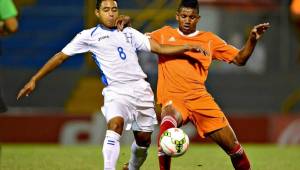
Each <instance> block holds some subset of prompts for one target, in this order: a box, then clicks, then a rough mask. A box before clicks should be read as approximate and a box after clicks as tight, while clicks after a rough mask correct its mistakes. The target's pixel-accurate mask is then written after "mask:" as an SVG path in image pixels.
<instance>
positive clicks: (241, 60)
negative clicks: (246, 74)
mask: <svg viewBox="0 0 300 170" xmlns="http://www.w3.org/2000/svg"><path fill="white" fill-rule="evenodd" d="M268 28H270V24H269V23H263V24H259V25H256V26H254V27H253V29H252V30H251V32H250V35H249V37H248V40H247V42H246V44H245V45H244V47H243V48H242V49H241V50H240V52H239V53H238V55H237V56H236V57H235V58H234V59H233V61H232V62H233V63H234V64H236V65H238V66H244V65H245V64H246V63H247V61H248V59H249V58H250V56H251V54H252V52H253V51H254V48H255V46H256V43H257V41H258V40H259V39H260V38H261V37H262V35H263V34H264V33H265V32H266V31H267V29H268Z"/></svg>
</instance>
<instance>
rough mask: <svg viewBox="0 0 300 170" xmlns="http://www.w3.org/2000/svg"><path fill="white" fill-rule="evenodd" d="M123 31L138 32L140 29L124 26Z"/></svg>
mask: <svg viewBox="0 0 300 170" xmlns="http://www.w3.org/2000/svg"><path fill="white" fill-rule="evenodd" d="M123 32H131V33H136V32H139V33H140V31H138V30H137V29H135V28H132V27H126V28H124V29H123Z"/></svg>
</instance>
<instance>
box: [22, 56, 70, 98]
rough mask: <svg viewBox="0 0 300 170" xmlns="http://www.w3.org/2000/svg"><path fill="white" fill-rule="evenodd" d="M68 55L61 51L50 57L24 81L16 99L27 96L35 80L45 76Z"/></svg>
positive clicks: (32, 88)
mask: <svg viewBox="0 0 300 170" xmlns="http://www.w3.org/2000/svg"><path fill="white" fill-rule="evenodd" d="M68 57H69V56H68V55H66V54H64V53H63V52H59V53H57V54H55V55H54V56H53V57H52V58H50V59H49V60H48V62H47V63H46V64H45V65H44V66H43V67H42V68H41V69H40V70H39V71H38V72H37V73H36V74H35V75H33V76H32V77H31V79H30V81H29V82H28V83H26V84H25V86H24V87H23V88H22V89H21V90H20V92H19V93H18V96H17V100H19V99H20V98H21V97H23V96H28V95H29V94H30V93H31V92H32V91H33V90H34V89H35V86H36V82H37V81H39V80H40V79H41V78H43V77H44V76H46V75H47V74H48V73H50V72H51V71H52V70H54V69H55V68H56V67H57V66H59V65H60V64H62V63H63V62H64V61H65V60H66V59H67V58H68Z"/></svg>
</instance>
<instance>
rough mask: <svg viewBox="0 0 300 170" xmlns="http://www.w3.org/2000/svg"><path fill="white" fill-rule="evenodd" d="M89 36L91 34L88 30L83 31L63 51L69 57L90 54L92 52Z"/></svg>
mask: <svg viewBox="0 0 300 170" xmlns="http://www.w3.org/2000/svg"><path fill="white" fill-rule="evenodd" d="M88 36H90V34H88V32H87V31H86V30H84V31H81V32H80V33H78V34H77V35H76V36H75V37H74V38H73V40H72V41H71V42H69V44H67V45H66V46H65V47H64V48H63V49H62V50H61V51H62V52H63V53H64V54H66V55H68V56H72V55H75V54H79V53H85V52H88V51H89V50H90V45H89V40H88Z"/></svg>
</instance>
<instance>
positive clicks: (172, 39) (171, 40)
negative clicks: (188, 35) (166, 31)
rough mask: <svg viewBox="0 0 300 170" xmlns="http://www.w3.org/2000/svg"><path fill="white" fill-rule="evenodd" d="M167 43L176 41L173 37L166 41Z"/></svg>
mask: <svg viewBox="0 0 300 170" xmlns="http://www.w3.org/2000/svg"><path fill="white" fill-rule="evenodd" d="M168 41H170V42H174V41H176V39H175V37H171V38H169V39H168Z"/></svg>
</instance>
